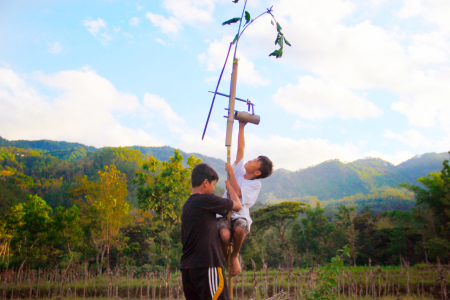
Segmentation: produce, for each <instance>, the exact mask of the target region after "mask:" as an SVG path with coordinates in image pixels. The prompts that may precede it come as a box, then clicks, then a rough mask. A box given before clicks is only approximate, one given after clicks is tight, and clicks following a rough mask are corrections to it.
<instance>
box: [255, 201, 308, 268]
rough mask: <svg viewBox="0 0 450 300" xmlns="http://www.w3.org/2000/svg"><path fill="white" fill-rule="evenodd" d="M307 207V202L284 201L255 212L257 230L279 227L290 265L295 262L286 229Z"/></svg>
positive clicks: (279, 234) (279, 233) (280, 237)
mask: <svg viewBox="0 0 450 300" xmlns="http://www.w3.org/2000/svg"><path fill="white" fill-rule="evenodd" d="M305 207H306V204H305V203H301V202H294V201H284V202H281V203H279V204H275V205H268V206H266V207H264V208H261V209H258V210H257V211H255V212H254V213H253V224H254V226H255V227H256V230H257V231H259V232H263V231H265V230H267V229H269V228H271V227H274V228H276V229H277V235H278V239H279V241H280V242H281V244H282V246H283V249H284V250H285V251H286V252H287V255H288V256H289V258H290V266H292V265H293V263H294V257H293V255H292V252H291V249H290V246H289V241H288V240H287V239H286V229H287V228H288V227H289V225H290V224H291V223H292V222H293V221H294V220H295V219H297V218H298V217H299V215H300V213H304V212H305Z"/></svg>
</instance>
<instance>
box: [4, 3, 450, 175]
mask: <svg viewBox="0 0 450 300" xmlns="http://www.w3.org/2000/svg"><path fill="white" fill-rule="evenodd" d="M244 3H245V1H244V0H240V1H239V2H238V3H237V4H235V3H233V2H232V1H231V0H151V1H141V0H134V1H127V0H123V1H119V0H89V1H86V0H65V1H52V0H41V1H35V0H0V136H1V137H3V138H5V139H8V140H20V139H26V140H40V139H49V140H55V141H68V142H77V143H82V144H85V145H88V146H94V147H97V148H100V147H105V146H108V147H109V146H114V147H117V146H133V145H139V146H164V145H167V146H171V147H174V148H178V149H181V150H183V151H185V152H188V153H201V154H204V155H208V156H211V157H216V158H220V159H223V160H226V147H225V135H226V118H224V116H225V115H226V114H227V113H226V110H225V108H227V107H228V98H226V97H221V96H217V97H216V99H215V104H214V107H213V110H212V114H211V119H210V122H209V125H208V129H207V131H206V136H205V138H204V140H202V139H201V136H202V132H203V129H204V126H205V122H206V118H207V115H208V112H209V109H210V106H211V102H212V98H213V94H211V93H209V92H208V91H214V90H215V88H216V85H217V82H218V79H219V75H220V72H221V70H222V67H223V65H224V63H225V58H226V54H227V51H228V47H229V44H230V42H231V41H232V40H233V38H234V36H235V35H236V33H237V30H238V24H231V25H225V26H222V22H224V21H226V20H228V19H231V18H233V17H240V16H241V14H242V11H243V8H244ZM269 7H272V9H273V16H274V17H275V19H276V21H277V22H278V23H279V24H280V25H281V26H282V28H283V29H282V32H283V34H284V35H285V37H286V39H287V40H288V41H289V43H290V44H291V45H292V46H291V47H288V46H286V45H285V46H284V53H283V57H282V58H280V59H276V58H274V57H273V56H271V57H269V54H270V53H271V52H272V51H274V50H276V49H278V47H276V46H275V45H274V42H275V38H276V34H277V31H276V27H275V26H273V25H272V24H271V20H272V18H271V16H269V15H268V14H264V15H262V16H261V17H260V18H258V19H256V20H255V21H254V22H253V23H251V25H250V26H249V27H248V28H247V29H246V30H245V32H244V34H243V35H242V37H241V39H240V41H239V44H238V48H237V58H238V59H239V68H238V78H237V97H239V98H242V99H248V100H250V101H251V102H252V103H254V104H255V106H254V108H255V113H256V114H257V115H259V116H260V117H261V122H260V124H259V125H254V124H248V125H247V126H246V127H245V130H246V152H245V158H246V159H252V158H254V157H256V156H258V155H266V156H269V157H270V158H271V159H272V161H273V163H274V167H275V169H279V168H283V169H287V170H291V171H296V170H300V169H304V168H307V167H310V166H314V165H317V164H319V163H321V162H323V161H326V160H330V159H339V160H341V161H342V162H351V161H354V160H357V159H362V158H366V157H378V158H381V159H384V160H386V161H388V162H391V163H393V164H395V165H397V164H399V163H401V162H403V161H405V160H408V159H410V158H412V157H414V156H416V155H420V154H423V153H429V152H438V153H441V152H448V151H449V150H450V117H449V116H450V105H449V104H450V62H449V58H450V18H449V17H448V16H449V15H450V1H448V0H426V1H421V0H353V1H352V0H348V1H343V0H315V1H310V0H273V1H269V0H248V2H247V6H246V10H247V11H248V12H249V13H250V16H251V18H252V19H253V18H256V17H257V16H258V15H260V14H262V13H264V12H265V11H266V10H267V8H269ZM231 56H232V54H231ZM230 78H231V59H229V62H228V63H227V66H226V68H225V71H224V75H223V78H222V80H221V82H220V85H219V88H218V91H219V92H221V93H224V94H229V92H230ZM236 110H239V111H246V110H247V106H246V104H245V103H242V102H236ZM237 127H238V126H237V122H236V123H235V126H234V129H235V130H234V133H233V146H234V148H233V150H234V149H235V148H236V142H237V140H236V139H237V131H236V130H237ZM233 155H235V152H234V151H232V156H233Z"/></svg>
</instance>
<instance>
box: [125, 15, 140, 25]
mask: <svg viewBox="0 0 450 300" xmlns="http://www.w3.org/2000/svg"><path fill="white" fill-rule="evenodd" d="M140 21H141V19H139V18H138V17H133V18H131V19H130V21H129V22H128V23H129V24H130V25H131V26H139V23H140Z"/></svg>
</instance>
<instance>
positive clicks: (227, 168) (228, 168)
mask: <svg viewBox="0 0 450 300" xmlns="http://www.w3.org/2000/svg"><path fill="white" fill-rule="evenodd" d="M225 171H227V173H228V174H230V176H231V175H233V174H234V168H233V166H232V165H231V164H230V163H225Z"/></svg>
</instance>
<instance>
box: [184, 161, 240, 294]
mask: <svg viewBox="0 0 450 300" xmlns="http://www.w3.org/2000/svg"><path fill="white" fill-rule="evenodd" d="M191 180H192V194H191V195H190V196H189V198H188V199H187V200H186V202H185V203H184V205H183V210H182V213H181V244H182V245H183V250H182V251H183V254H182V256H181V264H180V269H181V277H182V282H183V291H184V296H185V297H186V299H187V300H211V299H212V300H215V299H221V300H227V299H229V296H228V289H227V283H226V280H224V278H225V274H224V272H223V259H222V251H221V249H220V242H219V237H218V235H217V224H216V223H217V219H216V214H220V215H224V216H226V215H227V214H228V213H229V212H230V211H231V210H240V209H241V208H242V206H241V203H240V201H239V198H238V196H237V194H236V192H235V191H234V189H233V187H232V185H231V184H230V182H229V181H225V184H226V187H227V191H228V192H229V193H230V199H231V200H230V199H226V198H225V199H224V198H220V197H218V196H216V195H214V194H212V192H213V191H214V187H215V184H216V182H217V181H218V180H219V177H218V175H217V173H216V171H214V169H213V168H211V167H210V166H209V165H207V164H199V165H197V166H196V167H195V168H194V169H193V170H192V177H191Z"/></svg>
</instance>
